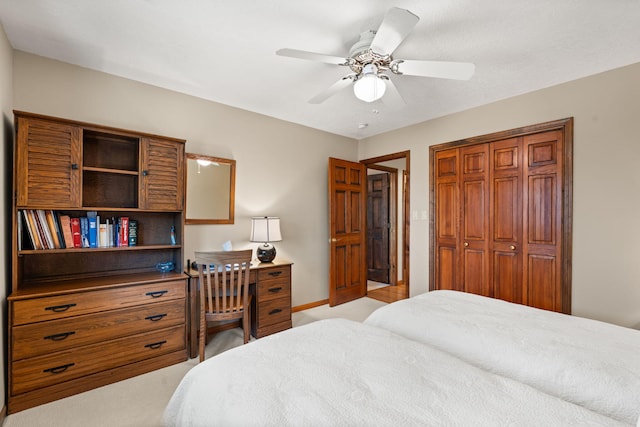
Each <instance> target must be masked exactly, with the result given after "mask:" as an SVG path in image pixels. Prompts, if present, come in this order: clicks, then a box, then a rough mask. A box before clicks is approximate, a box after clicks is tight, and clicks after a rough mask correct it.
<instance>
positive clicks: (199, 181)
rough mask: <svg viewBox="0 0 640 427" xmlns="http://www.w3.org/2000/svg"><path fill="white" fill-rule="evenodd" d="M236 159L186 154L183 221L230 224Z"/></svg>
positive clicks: (233, 198) (189, 222)
mask: <svg viewBox="0 0 640 427" xmlns="http://www.w3.org/2000/svg"><path fill="white" fill-rule="evenodd" d="M235 183H236V161H235V160H230V159H223V158H220V157H211V156H204V155H201V154H193V153H187V194H186V205H187V210H186V218H185V224H233V220H234V218H233V212H234V205H235Z"/></svg>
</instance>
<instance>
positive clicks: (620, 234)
mask: <svg viewBox="0 0 640 427" xmlns="http://www.w3.org/2000/svg"><path fill="white" fill-rule="evenodd" d="M638 85H640V64H635V65H632V66H628V67H624V68H620V69H616V70H613V71H609V72H606V73H603V74H599V75H595V76H591V77H588V78H584V79H580V80H576V81H573V82H569V83H566V84H562V85H559V86H555V87H551V88H547V89H544V90H540V91H537V92H533V93H529V94H526V95H521V96H518V97H514V98H511V99H507V100H503V101H500V102H496V103H493V104H489V105H485V106H482V107H478V108H474V109H471V110H468V111H464V112H461V113H458V114H452V115H449V116H446V117H443V118H439V119H435V120H430V121H427V122H424V123H420V124H417V125H414V126H410V127H407V128H403V129H400V130H397V131H393V132H389V133H387V134H384V135H379V136H377V137H374V138H370V139H368V140H363V141H360V143H359V158H368V157H374V156H378V155H382V154H386V153H390V152H397V151H402V150H411V162H412V164H411V195H410V197H411V199H410V200H411V211H412V217H414V218H415V215H418V218H419V219H417V220H412V222H411V237H410V242H411V258H410V264H411V270H410V283H411V293H412V295H415V294H417V293H420V292H424V291H426V290H427V289H428V272H429V266H428V260H429V253H428V242H429V239H428V236H429V234H428V233H429V227H428V224H429V222H428V220H427V219H421V218H423V216H422V214H423V213H426V212H428V209H429V207H428V206H429V205H428V203H429V200H428V197H429V195H428V194H429V193H428V189H429V187H428V185H429V146H430V145H433V144H439V143H443V142H449V141H455V140H458V139H462V138H467V137H472V136H477V135H484V134H487V133H491V132H496V131H501V130H507V129H513V128H517V127H520V126H525V125H530V124H535V123H541V122H546V121H551V120H555V119H562V118H566V117H574V118H575V122H574V125H575V130H574V184H573V185H574V187H573V191H574V193H573V196H574V203H573V209H574V210H573V215H574V216H573V288H572V293H573V295H572V305H573V313H574V314H576V315H579V316H585V317H591V318H595V319H600V320H605V321H610V322H613V323H618V324H621V325H625V326H635V327H637V328H640V245H639V244H638V241H639V239H640V221H639V218H640V167H639V166H638V165H639V162H640V137H639V136H638V121H639V120H640V96H639V93H638V89H637V88H638Z"/></svg>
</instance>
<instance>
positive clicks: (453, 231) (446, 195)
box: [434, 149, 462, 290]
mask: <svg viewBox="0 0 640 427" xmlns="http://www.w3.org/2000/svg"><path fill="white" fill-rule="evenodd" d="M458 159H459V152H458V150H457V149H453V150H446V151H442V152H439V153H437V155H436V159H435V165H436V171H435V178H436V184H435V199H436V206H437V208H436V211H435V222H436V230H437V232H436V235H435V241H436V250H435V265H436V271H437V272H438V273H437V275H436V277H435V278H434V279H435V284H434V288H435V289H448V290H462V289H461V288H460V285H459V282H460V280H461V279H460V275H459V271H458V270H459V268H460V267H459V266H460V253H459V251H458V245H459V244H460V236H459V230H460V191H459V183H458V179H459V178H458V177H459V170H460V168H459V165H458Z"/></svg>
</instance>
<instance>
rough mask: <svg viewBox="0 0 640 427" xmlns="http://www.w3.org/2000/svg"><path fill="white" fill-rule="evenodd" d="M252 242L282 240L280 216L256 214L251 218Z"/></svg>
mask: <svg viewBox="0 0 640 427" xmlns="http://www.w3.org/2000/svg"><path fill="white" fill-rule="evenodd" d="M250 240H251V241H252V242H264V243H268V242H280V241H282V235H281V234H280V218H278V217H276V216H256V217H253V218H251V239H250Z"/></svg>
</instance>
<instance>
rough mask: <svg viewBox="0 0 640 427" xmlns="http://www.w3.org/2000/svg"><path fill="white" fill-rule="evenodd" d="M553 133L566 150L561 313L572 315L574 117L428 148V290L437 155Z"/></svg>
mask: <svg viewBox="0 0 640 427" xmlns="http://www.w3.org/2000/svg"><path fill="white" fill-rule="evenodd" d="M552 130H559V131H560V132H562V135H563V138H564V144H563V147H564V150H563V152H562V157H563V158H562V161H563V166H562V167H563V169H564V172H563V176H562V260H561V269H562V273H561V280H562V284H561V289H562V290H561V292H562V312H563V313H568V314H570V313H571V280H572V271H571V266H572V249H573V230H572V227H573V117H568V118H564V119H560V120H554V121H550V122H545V123H539V124H534V125H530V126H523V127H520V128H516V129H510V130H505V131H499V132H495V133H491V134H486V135H481V136H475V137H471V138H466V139H461V140H458V141H453V142H446V143H443V144H437V145H432V146H431V147H429V168H430V172H429V290H430V291H432V290H434V289H435V274H436V270H435V267H436V266H435V257H436V250H435V246H436V238H435V232H436V223H435V218H436V215H435V213H436V204H435V200H436V199H435V181H436V175H435V174H436V165H435V159H436V153H437V152H438V151H442V150H447V149H451V148H459V147H464V146H469V145H475V144H483V143H487V142H493V141H498V140H503V139H509V138H515V137H520V136H525V135H531V134H535V133H542V132H547V131H552Z"/></svg>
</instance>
